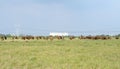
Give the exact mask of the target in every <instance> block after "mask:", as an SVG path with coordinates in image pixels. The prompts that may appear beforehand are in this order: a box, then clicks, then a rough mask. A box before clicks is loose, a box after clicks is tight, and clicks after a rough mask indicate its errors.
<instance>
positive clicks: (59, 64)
mask: <svg viewBox="0 0 120 69" xmlns="http://www.w3.org/2000/svg"><path fill="white" fill-rule="evenodd" d="M0 69H120V40H115V39H112V40H78V39H75V40H53V41H46V40H38V41H37V40H31V41H22V40H16V41H14V42H13V41H0Z"/></svg>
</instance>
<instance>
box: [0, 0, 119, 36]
mask: <svg viewBox="0 0 120 69" xmlns="http://www.w3.org/2000/svg"><path fill="white" fill-rule="evenodd" d="M17 25H18V26H17ZM16 27H18V30H19V32H20V33H22V34H26V33H30V34H39V33H41V32H56V31H63V32H80V31H120V0H0V33H15V31H16V29H17V28H16Z"/></svg>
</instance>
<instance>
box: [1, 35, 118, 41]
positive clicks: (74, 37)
mask: <svg viewBox="0 0 120 69" xmlns="http://www.w3.org/2000/svg"><path fill="white" fill-rule="evenodd" d="M0 38H1V40H7V39H8V37H7V36H1V37H0ZM9 38H10V37H9ZM64 38H68V39H70V40H73V39H76V38H78V39H91V40H99V39H101V40H108V39H112V38H113V37H111V36H105V35H97V36H91V35H89V36H83V35H81V36H21V37H18V36H12V37H11V39H12V40H14V39H22V40H35V39H36V40H40V39H44V40H54V39H58V40H64ZM114 38H115V39H119V37H114Z"/></svg>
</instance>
